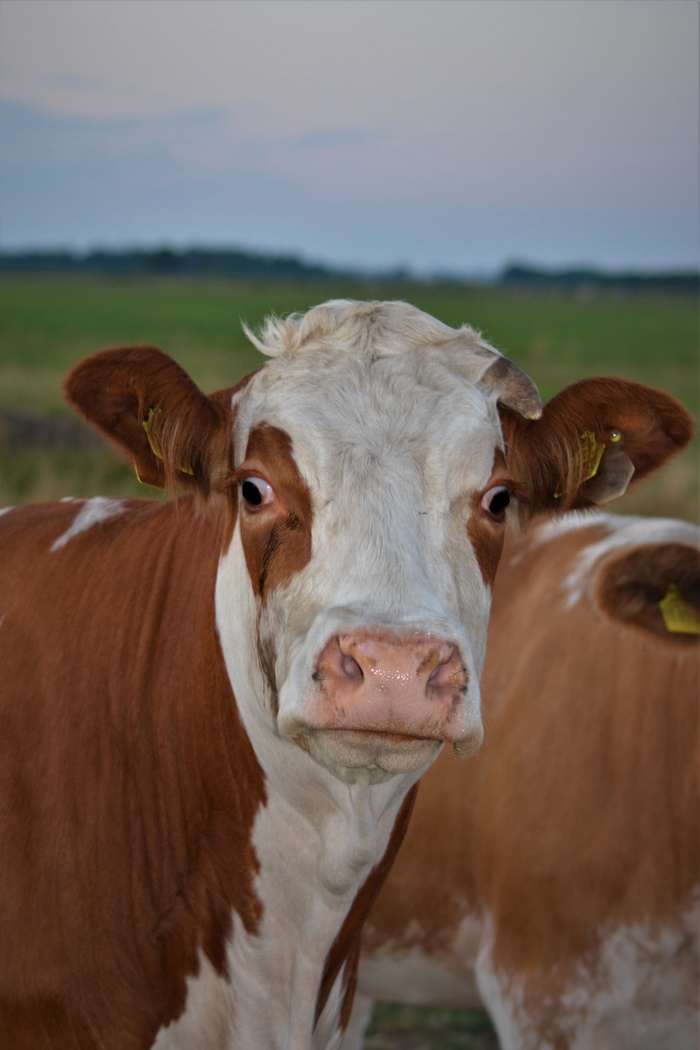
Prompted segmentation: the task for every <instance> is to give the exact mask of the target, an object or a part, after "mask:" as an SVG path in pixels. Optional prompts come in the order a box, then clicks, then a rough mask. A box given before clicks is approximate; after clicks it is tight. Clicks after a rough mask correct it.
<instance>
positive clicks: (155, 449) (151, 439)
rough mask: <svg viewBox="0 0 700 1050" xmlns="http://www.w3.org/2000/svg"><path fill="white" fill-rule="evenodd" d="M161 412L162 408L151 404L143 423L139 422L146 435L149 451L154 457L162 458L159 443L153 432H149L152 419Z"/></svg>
mask: <svg viewBox="0 0 700 1050" xmlns="http://www.w3.org/2000/svg"><path fill="white" fill-rule="evenodd" d="M161 412H162V409H161V408H160V406H159V405H151V407H150V408H149V410H148V415H147V416H146V418H145V419H144V421H143V423H142V424H141V426H142V427H143V429H144V430H145V431H146V437H147V438H148V444H149V445H150V446H151V452H152V453H153V455H154V456H155V457H156V459H162V458H163V453H162V451H161V447H160V445H159V444H158V442H157V441H156V436H155V434H152V433H151V428H152V427H153V420H154V419H155V418H156V416H159V415H160V414H161Z"/></svg>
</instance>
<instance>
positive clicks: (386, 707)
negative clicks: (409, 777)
mask: <svg viewBox="0 0 700 1050" xmlns="http://www.w3.org/2000/svg"><path fill="white" fill-rule="evenodd" d="M314 678H315V680H316V681H317V682H318V683H319V686H320V689H321V692H322V694H323V697H324V700H325V704H324V707H325V708H326V717H324V719H323V721H324V722H325V723H326V727H327V728H347V729H363V730H369V731H374V732H388V733H398V734H405V735H408V736H419V737H428V738H432V739H439V740H446V739H448V740H449V739H454V736H455V733H456V727H455V730H454V731H451V727H450V722H451V716H452V714H453V712H454V709H455V707H456V706H457V704H458V703H459V701H460V699H461V698H462V695H463V694H464V692H465V690H466V686H467V672H466V669H465V668H464V665H463V662H462V657H461V655H460V653H459V651H458V650H457V648H456V646H454V645H453V644H452V643H451V642H446V641H443V640H440V639H437V638H432V637H430V636H417V637H411V638H408V639H400V638H394V637H392V636H390V635H375V634H370V633H369V632H364V631H357V632H354V633H351V634H344V635H340V636H337V637H335V638H331V640H330V641H329V642H328V644H327V645H326V647H325V649H324V650H323V652H322V653H321V656H320V657H319V660H318V664H317V669H316V673H315V674H314Z"/></svg>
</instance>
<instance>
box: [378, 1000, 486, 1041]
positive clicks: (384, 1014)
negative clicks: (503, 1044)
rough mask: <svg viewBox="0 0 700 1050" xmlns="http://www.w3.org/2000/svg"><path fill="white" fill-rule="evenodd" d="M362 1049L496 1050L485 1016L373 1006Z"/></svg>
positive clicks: (389, 1005)
mask: <svg viewBox="0 0 700 1050" xmlns="http://www.w3.org/2000/svg"><path fill="white" fill-rule="evenodd" d="M364 1050H498V1040H497V1038H496V1033H495V1031H494V1028H493V1025H492V1024H491V1021H490V1020H489V1017H488V1015H487V1014H485V1013H475V1012H472V1011H468V1010H441V1009H434V1010H433V1009H431V1010H428V1009H425V1008H423V1007H419V1006H402V1005H399V1004H398V1003H376V1004H375V1007H374V1011H373V1013H372V1020H371V1022H370V1025H369V1027H368V1029H367V1034H366V1036H365V1041H364Z"/></svg>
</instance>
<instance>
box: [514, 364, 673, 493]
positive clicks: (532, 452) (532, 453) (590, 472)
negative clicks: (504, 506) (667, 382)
mask: <svg viewBox="0 0 700 1050" xmlns="http://www.w3.org/2000/svg"><path fill="white" fill-rule="evenodd" d="M501 419H502V424H503V431H504V437H505V442H506V459H507V461H508V465H509V468H510V470H511V472H512V473H513V475H514V476H515V478H516V479H517V480H518V482H519V483H520V485H521V486H522V488H523V490H524V503H525V508H526V510H527V509H528V507H529V510H530V512H531V513H537V512H541V511H544V512H549V513H558V512H562V511H569V510H576V509H581V508H585V507H590V506H592V505H598V504H603V503H608V502H610V501H611V500H613V499H616V498H617V497H618V496H621V495H622V494H623V493H624V492H625V491H626V489H627V487H628V485H629V484H631V483H633V482H635V481H638V480H639V479H640V478H643V477H645V476H646V475H647V474H649V473H651V471H653V470H656V469H657V468H658V467H660V466H662V464H663V463H665V462H666V460H668V459H669V458H670V457H671V456H673V455H675V454H676V453H677V452H680V451H681V449H683V448H685V446H686V445H687V443H688V442H689V441H690V438H691V437H692V434H693V423H692V419H691V417H690V414H689V413H688V412H687V411H686V410H685V408H683V406H682V405H680V404H679V403H678V402H677V401H675V400H674V399H673V398H672V397H669V395H668V394H665V393H663V392H662V391H659V390H653V389H651V388H650V387H646V386H643V385H642V384H640V383H633V382H630V381H628V380H625V379H612V378H600V379H584V380H581V381H580V382H578V383H573V384H572V385H571V386H568V387H566V388H565V389H564V390H562V391H561V393H559V394H557V395H556V397H554V398H552V400H551V401H549V402H548V403H547V404H546V405H545V407H544V411H543V413H542V418H541V419H539V420H534V421H528V420H523V419H521V418H519V417H517V416H515V415H514V414H513V413H510V412H508V411H507V410H502V411H501Z"/></svg>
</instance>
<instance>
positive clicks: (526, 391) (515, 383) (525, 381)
mask: <svg viewBox="0 0 700 1050" xmlns="http://www.w3.org/2000/svg"><path fill="white" fill-rule="evenodd" d="M479 385H480V386H485V387H486V389H487V390H494V391H496V393H497V394H498V403H499V404H500V405H503V407H504V408H511V409H512V410H513V411H514V412H517V413H518V415H520V416H523V418H524V419H539V418H540V417H541V415H542V401H541V399H540V395H539V391H538V389H537V387H536V386H535V384H534V383H533V381H532V380H531V379H530V377H529V375H527V374H526V373H525V372H523V370H522V368H518V366H517V365H514V364H513V362H512V361H509V360H508V358H507V357H503V355H502V354H499V356H498V357H497V358H496V360H495V361H494V363H493V364H492V365H490V366H489V367H488V368H487V369H486V371H485V372H484V374H483V375H482V377H481V379H480V380H479Z"/></svg>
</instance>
